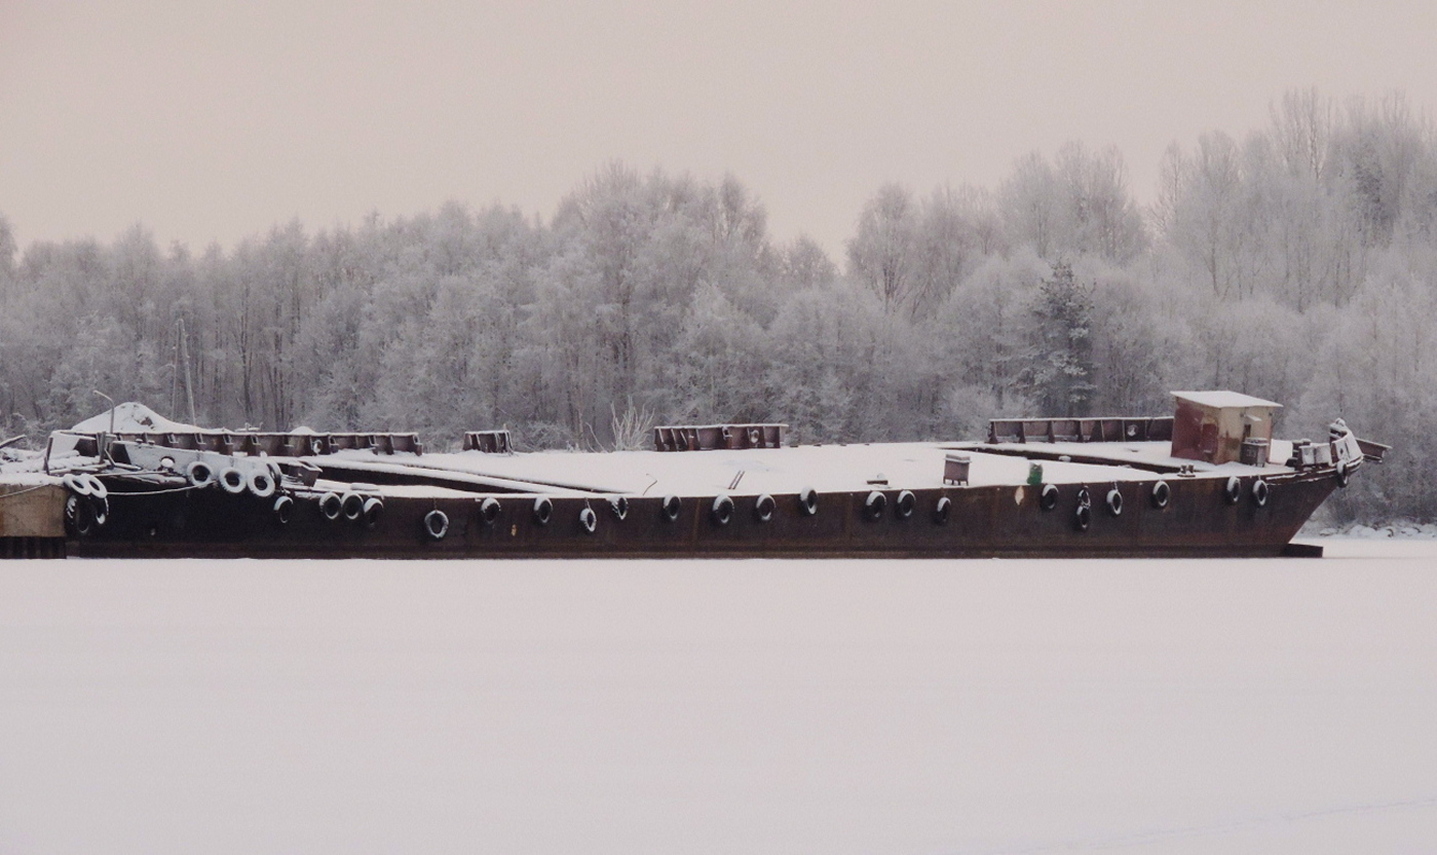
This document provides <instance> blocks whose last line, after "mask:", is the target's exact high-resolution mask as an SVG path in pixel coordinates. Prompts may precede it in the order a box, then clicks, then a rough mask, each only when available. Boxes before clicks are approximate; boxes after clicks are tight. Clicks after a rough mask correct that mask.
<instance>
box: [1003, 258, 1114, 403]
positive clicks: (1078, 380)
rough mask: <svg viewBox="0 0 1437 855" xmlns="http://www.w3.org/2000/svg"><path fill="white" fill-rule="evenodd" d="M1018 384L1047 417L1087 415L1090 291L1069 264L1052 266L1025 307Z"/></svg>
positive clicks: (1090, 386)
mask: <svg viewBox="0 0 1437 855" xmlns="http://www.w3.org/2000/svg"><path fill="white" fill-rule="evenodd" d="M1028 314H1029V318H1028V320H1029V326H1028V331H1027V345H1028V350H1027V352H1026V353H1025V354H1024V356H1023V367H1022V369H1021V371H1020V372H1019V375H1018V382H1019V386H1020V387H1021V388H1022V389H1024V391H1025V392H1026V393H1027V395H1028V396H1029V397H1030V398H1031V399H1032V400H1033V401H1034V402H1035V403H1036V404H1037V406H1038V407H1039V409H1040V410H1041V411H1042V414H1043V415H1047V416H1068V417H1073V416H1086V415H1088V414H1089V405H1090V403H1091V402H1092V399H1093V393H1094V388H1095V387H1094V384H1093V381H1094V377H1093V341H1092V331H1093V330H1092V325H1093V293H1092V288H1091V286H1088V285H1083V284H1080V283H1079V282H1078V281H1077V280H1076V279H1075V278H1074V276H1073V268H1072V266H1071V265H1069V264H1067V263H1064V262H1059V263H1057V264H1054V265H1053V270H1052V275H1050V276H1048V277H1047V278H1045V279H1043V281H1042V282H1041V283H1040V284H1039V286H1038V291H1037V294H1036V295H1034V299H1033V302H1032V304H1031V306H1030V308H1029V311H1028Z"/></svg>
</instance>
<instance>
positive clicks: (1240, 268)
mask: <svg viewBox="0 0 1437 855" xmlns="http://www.w3.org/2000/svg"><path fill="white" fill-rule="evenodd" d="M1161 176H1162V178H1161V186H1160V188H1159V192H1158V194H1157V199H1156V202H1155V203H1154V204H1153V205H1152V206H1150V207H1149V208H1147V209H1143V208H1140V207H1139V205H1138V204H1137V203H1136V201H1135V200H1134V198H1133V195H1132V193H1131V190H1130V188H1129V186H1128V183H1127V177H1126V172H1125V165H1124V161H1123V158H1122V156H1121V154H1120V153H1119V152H1118V151H1117V150H1116V149H1112V148H1109V149H1103V150H1093V149H1090V148H1088V147H1086V146H1084V145H1082V144H1079V143H1072V144H1069V145H1067V146H1065V147H1063V148H1062V149H1061V150H1059V151H1058V152H1057V153H1056V155H1055V156H1054V157H1052V158H1048V157H1046V156H1044V155H1042V154H1031V155H1028V156H1026V157H1023V158H1021V159H1019V160H1018V161H1017V162H1016V163H1015V165H1014V167H1013V169H1012V171H1011V173H1010V174H1009V175H1008V177H1007V178H1006V179H1005V180H1003V181H1002V182H1001V183H1000V184H999V185H998V186H997V187H993V188H978V187H967V186H965V187H958V188H954V187H947V186H945V187H939V188H936V189H933V190H931V191H927V192H915V191H913V190H912V189H910V188H906V187H903V186H900V185H896V184H893V185H886V186H883V187H880V188H878V189H877V190H876V191H875V192H874V193H873V195H872V196H871V197H870V198H869V199H868V201H867V202H866V203H865V205H864V206H863V208H862V210H861V211H860V212H858V216H857V218H856V227H855V232H854V234H853V236H852V237H851V238H850V239H849V240H848V241H847V243H846V245H845V253H844V255H843V257H841V258H838V259H835V258H832V257H830V256H829V255H828V253H827V252H825V250H824V249H823V248H822V247H821V246H819V245H818V244H817V243H815V242H814V241H813V240H811V239H809V238H806V237H799V238H797V239H794V240H791V241H788V242H777V241H775V240H774V239H773V238H772V237H771V236H770V234H769V230H768V226H767V221H766V215H765V211H764V208H763V205H762V203H761V202H760V201H759V199H758V197H757V196H756V195H755V194H754V193H753V192H752V191H751V190H750V189H749V188H747V187H745V186H744V185H743V184H742V183H741V182H740V181H739V180H738V179H737V178H734V177H732V176H728V177H724V178H723V179H721V180H718V181H702V180H698V179H695V178H693V177H691V176H688V175H672V174H668V173H666V172H663V171H653V172H648V173H643V172H640V171H638V170H635V169H633V168H630V167H628V166H625V165H623V164H620V163H613V164H609V165H606V166H604V167H602V168H600V169H599V170H597V171H596V172H595V173H594V174H593V175H591V176H589V177H588V178H586V179H585V180H584V181H583V182H582V183H581V184H580V185H579V186H578V187H576V188H574V190H573V191H572V192H571V193H570V194H569V195H568V196H567V197H566V198H565V199H564V200H563V201H562V202H561V203H560V205H559V207H558V209H557V210H556V211H555V212H554V214H553V215H552V217H550V218H549V219H548V221H547V222H545V221H542V220H538V219H533V218H529V217H526V216H525V215H523V214H522V213H521V212H519V211H518V210H517V209H514V208H508V207H504V206H502V205H495V206H492V207H489V208H486V209H482V210H473V209H471V208H469V207H467V206H465V205H462V204H459V203H449V204H446V205H444V206H442V207H441V208H439V209H438V210H437V211H434V212H432V213H425V214H421V215H419V216H415V217H412V218H396V219H389V220H386V219H382V218H380V217H378V216H377V215H375V216H371V217H369V218H368V219H366V220H365V221H364V222H362V223H360V224H358V225H356V226H352V227H345V228H336V229H332V230H321V231H318V232H310V231H308V230H307V229H306V228H305V227H304V226H303V225H302V224H301V223H298V222H292V223H290V224H288V225H285V226H280V227H276V228H274V229H272V230H270V231H269V232H268V233H267V234H264V235H256V236H254V237H251V238H249V239H246V240H244V241H242V242H240V244H239V245H238V246H236V247H235V248H234V249H233V250H232V251H228V252H226V251H224V250H222V249H221V248H219V247H218V246H210V247H208V248H206V249H205V250H204V251H203V252H200V253H199V254H195V253H192V252H191V250H190V249H189V248H188V247H187V246H185V245H182V244H175V245H172V246H170V247H169V248H168V249H163V250H162V249H161V248H160V247H159V246H158V245H157V244H156V242H155V240H154V238H153V236H152V235H151V234H150V233H149V232H147V231H146V230H145V229H144V228H143V227H140V226H136V227H134V228H132V229H130V230H129V231H127V232H125V233H124V234H122V235H120V236H119V237H118V238H116V239H115V240H114V241H113V242H111V243H109V244H105V243H101V242H99V241H96V240H94V239H77V240H68V241H62V242H52V241H38V242H35V243H32V244H30V245H28V246H26V247H24V248H23V249H22V248H20V247H18V246H17V245H16V242H15V240H14V237H13V232H12V230H11V229H10V227H9V226H8V224H7V223H6V222H5V220H4V219H3V217H0V414H3V419H4V421H5V422H6V434H7V435H10V434H15V433H26V434H29V435H31V436H32V437H41V436H43V435H44V433H45V432H47V431H49V430H51V429H54V428H58V427H65V426H68V425H70V424H73V423H74V422H76V421H78V420H80V419H81V418H84V417H86V416H88V415H92V414H93V413H95V412H97V411H99V410H100V409H102V408H103V406H104V405H103V403H102V402H101V401H100V399H98V398H97V397H95V395H94V394H93V391H92V390H96V389H98V390H101V391H103V392H105V393H107V394H109V395H110V396H112V397H114V398H115V399H116V400H126V399H132V400H139V401H143V402H146V403H148V404H150V405H151V406H152V407H154V408H155V409H157V410H160V411H161V412H164V413H165V414H166V415H169V416H171V417H173V418H176V419H178V420H181V421H189V420H190V418H191V413H190V407H191V402H193V404H192V405H193V409H194V412H193V418H194V419H195V420H197V421H198V422H199V423H201V424H205V425H226V426H230V427H236V428H238V427H242V426H251V427H258V428H264V429H269V430H280V429H288V428H292V427H296V426H299V425H308V426H311V427H314V428H316V429H320V430H336V431H337V430H358V429H366V430H399V429H406V430H418V431H420V432H421V433H422V434H423V435H424V436H425V438H426V439H427V440H428V442H429V443H430V445H431V446H432V447H443V446H445V445H446V444H450V443H457V440H458V438H459V437H460V436H461V435H462V432H463V431H465V430H475V429H488V428H495V427H508V428H510V429H511V430H512V431H513V432H514V436H515V440H516V443H517V444H519V445H520V446H521V447H527V448H554V447H585V448H614V447H634V446H640V445H643V444H644V443H646V442H647V437H648V433H647V430H648V428H649V427H650V426H651V425H653V424H660V423H694V422H721V421H741V422H742V421H783V422H788V423H789V424H790V425H792V428H791V431H792V434H793V435H794V436H796V437H797V438H798V439H800V440H801V441H805V442H845V441H880V440H905V439H934V438H976V437H979V436H981V435H982V434H983V433H984V430H985V426H986V421H987V419H989V418H993V417H1000V416H1014V415H1089V414H1099V415H1102V414H1113V415H1133V414H1136V415H1146V414H1161V413H1165V412H1167V411H1168V409H1169V408H1170V406H1171V400H1170V398H1169V395H1168V392H1169V391H1170V390H1173V389H1188V388H1192V389H1201V388H1231V389H1236V390H1239V391H1243V392H1247V393H1249V394H1253V395H1258V396H1261V397H1266V398H1270V399H1272V400H1276V401H1280V402H1283V403H1285V404H1286V405H1287V408H1286V409H1285V410H1284V411H1283V415H1282V419H1283V421H1282V423H1281V424H1280V427H1281V428H1282V430H1283V433H1284V434H1285V435H1290V436H1299V435H1305V436H1312V437H1320V436H1323V435H1325V425H1326V423H1327V421H1328V420H1330V419H1332V418H1334V417H1339V416H1341V417H1344V418H1345V419H1346V420H1347V421H1348V423H1349V424H1351V425H1352V426H1353V427H1354V428H1355V429H1356V430H1357V431H1358V432H1359V434H1362V435H1370V436H1371V437H1372V438H1374V439H1378V440H1381V441H1387V442H1390V443H1392V444H1394V445H1395V446H1396V450H1395V451H1394V452H1393V453H1392V454H1391V455H1389V460H1390V462H1389V464H1388V465H1387V466H1385V467H1382V468H1381V469H1380V471H1378V472H1376V473H1373V472H1365V473H1363V477H1361V478H1359V479H1356V480H1355V481H1354V484H1353V486H1352V488H1351V489H1349V490H1348V491H1346V492H1345V493H1344V494H1343V495H1342V496H1341V497H1340V500H1339V501H1338V502H1336V503H1334V504H1333V510H1334V512H1335V513H1336V514H1337V515H1339V516H1340V517H1342V518H1348V519H1355V518H1363V519H1385V518H1391V517H1394V516H1406V517H1411V518H1414V519H1418V520H1433V519H1437V492H1434V491H1433V490H1432V489H1431V488H1430V487H1429V486H1428V485H1427V484H1426V483H1425V479H1424V478H1423V476H1422V468H1423V467H1422V466H1421V461H1422V460H1423V459H1425V457H1426V451H1427V450H1429V449H1433V450H1437V442H1434V441H1433V440H1432V439H1431V438H1430V435H1429V434H1427V432H1426V430H1425V428H1426V427H1427V426H1430V425H1433V424H1434V423H1437V420H1434V418H1433V416H1434V415H1437V377H1434V371H1437V367H1434V363H1437V359H1434V356H1433V354H1432V342H1431V341H1430V339H1431V338H1432V332H1431V320H1430V319H1431V318H1433V317H1434V316H1437V305H1434V304H1437V137H1434V134H1433V129H1432V126H1431V125H1430V123H1429V122H1428V121H1427V120H1426V119H1425V118H1424V117H1423V116H1420V115H1418V114H1417V113H1416V112H1415V111H1414V110H1413V109H1412V107H1411V106H1410V105H1409V104H1408V103H1407V102H1406V100H1405V99H1404V98H1403V97H1402V96H1401V95H1390V96H1387V97H1383V98H1378V99H1353V100H1351V101H1347V102H1340V103H1339V102H1338V101H1336V100H1334V99H1332V98H1329V97H1326V96H1324V95H1322V94H1321V93H1319V92H1316V91H1313V90H1307V91H1295V92H1290V93H1288V94H1286V95H1284V96H1283V97H1282V98H1280V99H1278V100H1277V101H1275V102H1274V104H1273V105H1272V111H1271V120H1270V123H1269V125H1268V126H1267V127H1265V128H1262V129H1260V130H1256V131H1253V132H1251V133H1249V134H1247V135H1246V136H1244V137H1242V138H1240V139H1239V138H1235V137H1233V136H1230V135H1228V134H1226V133H1224V132H1221V131H1214V132H1210V133H1207V134H1204V135H1202V136H1201V137H1200V138H1199V139H1198V140H1196V142H1195V143H1194V144H1191V145H1188V146H1185V147H1184V146H1179V145H1176V144H1175V145H1174V146H1173V147H1171V148H1170V149H1169V150H1168V152H1167V153H1166V154H1165V155H1164V157H1163V160H1162V164H1161Z"/></svg>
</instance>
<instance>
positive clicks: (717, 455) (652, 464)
mask: <svg viewBox="0 0 1437 855" xmlns="http://www.w3.org/2000/svg"><path fill="white" fill-rule="evenodd" d="M1169 451H1170V448H1169V444H1168V443H1166V442H1140V443H1043V444H1041V445H1026V446H1025V445H1021V444H998V445H985V444H980V443H937V442H909V443H877V444H856V445H805V446H798V447H794V448H780V449H748V450H714V451H698V452H657V451H617V452H606V453H591V452H562V451H550V452H530V453H520V454H512V455H497V454H481V453H479V452H460V453H457V454H425V455H423V456H420V457H410V456H407V455H402V456H401V455H396V456H395V457H393V458H389V457H386V458H385V460H384V463H385V464H387V465H386V468H391V467H392V468H394V469H401V468H403V467H405V466H418V467H423V468H426V469H436V470H444V471H448V472H460V473H466V474H470V475H477V476H483V477H487V478H493V479H502V480H503V481H505V482H508V483H514V482H529V483H533V484H538V485H545V491H546V492H547V491H550V490H553V489H554V488H560V489H562V488H572V489H579V490H586V491H594V492H603V493H625V494H630V495H647V496H662V495H667V494H670V493H675V494H682V495H694V494H716V493H730V494H734V495H757V494H760V493H794V492H797V491H799V490H801V489H803V488H805V487H812V488H813V489H815V490H818V491H819V492H842V491H856V490H865V489H870V488H872V487H875V486H879V487H892V488H894V489H924V488H938V487H942V486H944V484H943V471H944V459H945V458H946V456H947V455H949V454H955V453H956V454H963V455H966V456H967V457H968V458H969V460H970V464H969V484H970V485H971V486H975V487H980V486H994V485H1003V484H1023V483H1026V482H1027V480H1028V475H1029V463H1030V460H1029V458H1027V457H1023V456H1015V455H1021V454H1023V453H1025V452H1026V453H1032V454H1039V455H1041V456H1042V457H1043V458H1055V457H1060V456H1065V455H1066V456H1071V457H1074V458H1085V459H1087V460H1091V459H1092V458H1094V457H1103V458H1107V459H1111V461H1112V462H1111V464H1101V465H1100V464H1097V463H1093V462H1079V461H1077V460H1073V461H1062V460H1057V459H1035V460H1034V461H1032V462H1037V463H1039V465H1041V466H1042V468H1043V474H1042V478H1043V481H1044V482H1047V483H1056V484H1073V483H1091V482H1113V481H1135V482H1137V481H1154V480H1157V479H1158V478H1161V477H1164V476H1163V474H1162V469H1163V468H1171V469H1176V468H1177V467H1179V466H1186V465H1191V466H1192V467H1193V468H1194V470H1195V471H1196V472H1198V473H1203V472H1215V471H1222V472H1232V473H1233V474H1257V473H1268V474H1272V473H1275V472H1281V471H1285V467H1283V466H1281V465H1277V464H1269V465H1268V466H1265V467H1257V466H1245V465H1243V464H1240V463H1225V464H1222V465H1221V466H1214V465H1212V464H1209V463H1203V462H1198V461H1191V460H1182V459H1178V458H1174V457H1172V456H1170V454H1169ZM1289 452H1290V443H1274V448H1273V453H1274V459H1279V460H1285V459H1286V456H1287V454H1288V453H1289ZM326 459H327V460H329V461H331V462H340V461H352V462H355V463H361V464H362V463H369V464H374V463H375V461H376V458H375V456H374V455H373V454H370V453H367V452H358V451H346V452H341V453H339V454H336V455H332V456H330V457H328V458H326ZM316 462H321V463H322V462H324V461H323V460H320V459H316ZM1145 466H1146V467H1157V468H1156V469H1154V468H1141V467H1145ZM392 489H393V488H388V487H386V488H383V490H384V492H391V490H392Z"/></svg>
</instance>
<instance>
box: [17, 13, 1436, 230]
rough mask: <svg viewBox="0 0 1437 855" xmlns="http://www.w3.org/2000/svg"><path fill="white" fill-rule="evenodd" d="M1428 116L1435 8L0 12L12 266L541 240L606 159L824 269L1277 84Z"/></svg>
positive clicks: (1132, 157) (1144, 190) (1183, 132)
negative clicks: (371, 222) (47, 250)
mask: <svg viewBox="0 0 1437 855" xmlns="http://www.w3.org/2000/svg"><path fill="white" fill-rule="evenodd" d="M1310 86H1315V87H1318V88H1319V89H1320V90H1321V91H1323V92H1324V93H1326V94H1330V95H1334V96H1338V97H1345V96H1348V95H1353V94H1362V95H1370V96H1380V95H1382V94H1384V93H1387V92H1390V91H1392V90H1402V91H1405V92H1406V94H1407V96H1408V99H1409V101H1410V102H1411V103H1412V104H1413V105H1414V106H1416V107H1418V108H1420V109H1422V110H1424V111H1430V109H1431V107H1432V106H1433V105H1434V104H1437V4H1434V3H1431V2H1430V1H1429V2H1410V3H1400V4H1399V3H1389V4H1374V3H1370V2H1362V3H1355V2H1354V3H1324V2H1287V0H1284V2H1272V0H1247V2H1214V0H1202V2H1190V3H1184V4H1178V3H1155V2H1154V3H1136V2H1106V3H1100V2H1032V3H1019V2H990V3H958V2H947V3H900V2H888V3H881V4H880V3H875V2H853V0H831V2H813V3H807V2H805V3H797V2H784V0H778V2H774V0H769V2H711V3H688V2H675V0H656V1H655V2H627V3H623V2H590V3H580V2H572V3H542V2H534V0H527V2H513V3H509V2H503V3H499V2H467V3H457V2H456V3H413V4H409V3H394V2H376V3H319V2H307V0H278V1H277V2H274V1H273V0H248V1H247V2H227V3H218V2H173V3H165V2H146V0H113V2H103V3H78V2H77V3H70V2H53V0H52V1H51V2H28V0H0V214H3V215H5V216H6V217H8V218H9V220H10V222H11V224H12V226H13V227H14V228H15V231H16V234H17V237H18V239H19V241H20V243H21V245H22V246H23V245H25V244H27V243H29V242H30V241H33V240H39V239H64V238H72V237H82V236H90V235H92V236H95V237H98V238H99V239H101V240H104V241H109V240H111V239H113V238H114V237H115V235H117V234H118V233H120V232H121V231H123V230H124V229H126V228H128V227H129V226H131V225H133V224H134V223H136V222H138V223H142V224H143V225H144V226H145V227H146V228H148V229H150V230H151V231H152V232H153V233H154V235H155V237H156V239H158V240H159V241H160V243H161V244H162V245H168V244H169V243H170V242H171V241H174V240H178V241H182V242H185V243H188V244H190V246H191V247H192V248H194V249H196V250H198V249H202V248H203V247H204V246H205V245H206V244H208V243H210V242H211V241H215V240H217V241H219V242H220V243H221V244H222V245H224V246H225V247H227V248H228V247H231V246H233V245H234V243H236V242H237V241H238V240H239V239H241V238H243V237H246V236H250V235H258V234H263V233H265V232H267V231H268V230H269V229H270V227H271V226H273V225H275V224H277V223H283V222H287V221H289V220H291V219H293V218H296V217H297V218H299V219H300V220H301V221H302V222H304V223H305V225H306V226H307V227H308V228H309V229H310V231H316V230H318V229H322V228H329V227H332V226H335V225H342V224H354V223H357V222H358V221H359V220H360V219H361V218H362V217H363V216H364V215H365V214H366V213H368V212H371V211H377V212H378V213H379V214H381V215H382V216H384V217H396V216H410V215H413V214H416V213H419V212H423V211H431V210H434V209H435V208H437V207H438V206H439V205H440V204H441V203H443V202H444V201H446V200H449V199H457V200H459V201H461V202H465V203H468V204H470V205H472V206H476V207H477V206H483V205H487V204H489V203H490V202H493V201H500V202H503V203H505V204H510V205H517V206H519V207H520V208H521V209H522V210H524V211H525V212H527V213H529V214H538V215H541V216H543V217H545V218H547V217H549V216H550V215H551V214H552V213H553V212H554V209H555V207H556V205H557V203H558V202H559V200H560V198H562V196H563V195H564V194H565V193H567V192H569V191H570V190H572V189H573V188H574V187H575V186H576V185H577V184H578V183H579V182H580V181H582V180H583V179H584V177H585V176H586V175H588V174H590V173H592V172H593V171H594V170H595V169H596V168H597V167H599V166H600V165H601V164H603V163H605V162H606V161H609V160H614V159H618V160H622V161H624V162H626V163H628V164H629V165H631V166H634V167H636V168H639V169H640V170H642V171H648V170H650V169H653V168H655V167H662V168H663V169H665V170H667V171H669V172H671V173H680V172H687V173H691V174H693V175H694V176H696V177H698V178H701V179H705V180H710V179H717V178H719V177H721V176H722V175H723V174H724V173H725V172H731V173H733V174H734V175H736V176H737V177H738V178H739V179H740V180H742V181H743V182H744V183H745V184H746V185H747V186H748V187H749V188H750V189H751V190H752V191H753V192H754V193H756V194H757V195H758V196H759V198H760V199H762V200H763V201H764V203H765V204H766V206H767V208H768V211H769V215H770V225H771V227H772V230H773V233H774V236H775V237H776V238H778V239H780V240H787V239H789V238H791V237H794V236H796V235H797V234H799V233H803V232H807V233H809V234H811V235H812V236H814V237H815V238H817V239H818V240H819V241H820V242H822V243H823V244H824V245H825V246H826V247H828V248H829V250H830V251H832V252H834V253H835V254H837V253H838V252H839V251H841V249H842V246H843V242H844V240H845V239H847V238H848V237H849V235H850V234H851V233H852V230H853V226H854V223H855V221H856V219H857V215H858V211H859V208H860V206H861V205H862V204H863V202H864V200H865V199H866V198H867V197H868V196H869V195H871V194H872V193H873V192H874V190H876V189H877V188H878V186H879V185H881V184H882V183H884V182H887V181H898V182H901V183H903V184H905V185H907V186H909V187H911V188H913V189H914V190H917V191H920V192H926V191H928V190H930V189H932V188H933V187H935V186H937V185H939V184H943V183H949V184H953V185H955V186H956V185H960V184H965V183H969V184H977V185H981V186H988V187H993V186H996V184H997V182H998V181H1000V180H1001V179H1002V178H1003V177H1004V176H1005V175H1006V174H1007V172H1008V170H1009V169H1010V167H1011V166H1012V164H1013V161H1014V160H1015V159H1016V158H1018V157H1019V156H1021V155H1023V154H1025V153H1027V152H1030V151H1034V150H1037V151H1041V152H1043V153H1044V154H1046V155H1048V156H1052V155H1053V153H1054V152H1055V151H1056V150H1057V148H1058V147H1059V146H1060V145H1062V144H1063V143H1064V142H1065V141H1068V140H1081V141H1083V142H1084V143H1087V144H1088V145H1090V146H1093V147H1102V146H1106V145H1109V144H1115V145H1117V146H1118V147H1119V149H1121V151H1122V152H1123V154H1124V156H1125V157H1126V159H1127V164H1128V170H1129V178H1130V184H1131V186H1132V188H1133V190H1134V192H1135V193H1136V194H1137V196H1138V197H1139V198H1140V199H1142V200H1146V199H1148V198H1150V197H1151V196H1152V195H1153V184H1154V181H1155V177H1156V173H1157V163H1158V159H1159V157H1160V155H1161V153H1162V150H1163V149H1164V148H1165V147H1166V146H1167V145H1168V144H1169V143H1170V142H1173V141H1177V142H1179V143H1180V144H1182V145H1184V146H1191V145H1192V144H1193V143H1194V141H1195V140H1196V138H1197V136H1198V134H1200V133H1201V132H1203V131H1206V130H1212V129H1222V130H1226V131H1228V132H1229V133H1232V134H1233V135H1235V136H1240V135H1242V134H1244V133H1246V132H1247V131H1249V130H1253V129H1256V128H1259V127H1261V126H1262V125H1263V124H1264V123H1266V121H1267V116H1268V107H1269V104H1270V103H1271V102H1272V101H1273V100H1274V99H1276V98H1278V97H1280V95H1281V94H1282V92H1283V91H1285V90H1287V89H1290V88H1294V87H1310Z"/></svg>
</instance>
